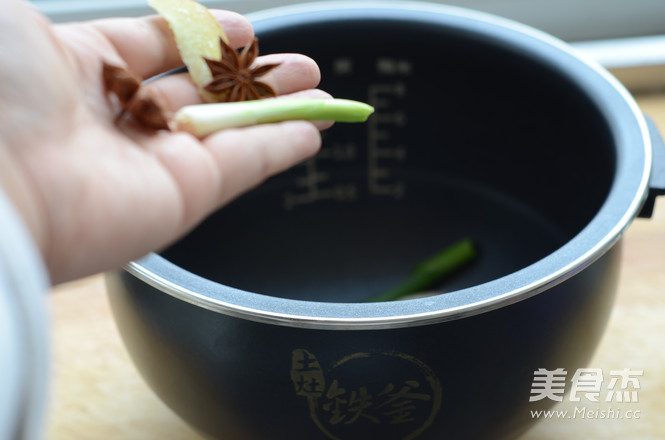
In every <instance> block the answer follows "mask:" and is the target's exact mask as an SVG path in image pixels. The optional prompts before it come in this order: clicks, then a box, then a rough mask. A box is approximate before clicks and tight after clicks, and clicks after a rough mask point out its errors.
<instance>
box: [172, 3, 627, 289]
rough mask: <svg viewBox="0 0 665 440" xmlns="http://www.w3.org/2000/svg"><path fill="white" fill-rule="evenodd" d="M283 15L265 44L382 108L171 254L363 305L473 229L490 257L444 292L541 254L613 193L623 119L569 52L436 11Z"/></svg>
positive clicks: (243, 280) (242, 279)
mask: <svg viewBox="0 0 665 440" xmlns="http://www.w3.org/2000/svg"><path fill="white" fill-rule="evenodd" d="M275 23H276V24H275ZM279 23H280V22H279V20H276V21H275V22H274V23H273V22H272V21H270V20H268V21H267V23H264V24H263V25H261V23H257V26H256V29H257V34H258V36H259V37H260V46H261V51H262V53H263V54H266V53H272V52H299V53H304V54H307V55H309V56H310V57H312V58H314V59H315V60H316V61H317V63H318V64H319V66H320V68H321V70H322V83H321V88H322V89H324V90H326V91H329V92H330V93H331V94H333V95H334V96H336V97H340V98H349V99H357V100H361V101H365V102H368V103H370V104H372V105H374V106H375V108H376V113H375V114H374V115H373V116H372V117H371V118H370V120H369V121H368V123H366V124H358V125H344V124H337V125H336V126H334V127H333V128H331V129H329V130H327V131H326V132H325V133H324V145H323V148H322V150H321V152H320V153H319V154H318V155H317V156H316V157H315V158H314V159H312V160H310V161H308V162H306V163H304V164H302V165H299V166H297V167H295V168H293V169H292V170H289V171H288V172H286V173H283V174H281V175H279V176H276V177H274V178H272V179H270V180H269V181H268V182H266V183H265V184H263V185H261V186H260V187H259V188H257V189H255V190H253V191H252V192H250V193H248V194H246V195H244V196H242V197H241V198H239V199H238V200H236V201H234V202H233V203H232V204H230V205H229V206H227V207H225V208H223V209H222V210H220V211H219V212H217V213H216V214H214V215H212V216H211V217H210V218H209V219H208V220H206V221H205V222H204V223H203V224H202V225H201V226H200V227H198V228H197V229H196V230H194V231H193V232H192V233H191V234H189V235H188V236H187V237H185V238H184V239H183V240H181V241H180V242H178V243H176V244H175V245H173V246H172V247H170V248H169V249H167V250H165V251H164V252H162V256H164V257H165V258H166V259H168V260H170V261H172V262H173V263H175V264H177V265H179V266H181V267H183V268H185V269H187V270H189V271H191V272H193V273H195V274H198V275H200V276H203V277H205V278H208V279H211V280H213V281H217V282H219V283H222V284H225V285H229V286H232V287H236V288H239V289H243V290H248V291H252V292H256V293H261V294H267V295H272V296H277V297H284V298H293V299H306V300H315V301H334V302H353V301H359V300H363V299H366V298H368V297H370V296H373V295H374V294H378V293H380V292H382V291H383V290H386V289H387V288H389V287H392V286H394V285H396V284H397V283H399V282H400V281H401V280H403V279H404V278H405V277H407V276H408V274H409V273H410V271H411V270H412V268H413V267H414V266H415V265H416V264H417V263H418V262H420V261H422V260H423V259H425V258H427V257H429V256H431V255H432V254H434V253H436V252H437V251H439V250H441V249H442V248H445V247H446V246H448V245H450V244H451V243H453V242H455V241H457V240H459V239H461V238H464V237H468V238H471V239H472V240H473V241H474V242H475V244H476V246H477V248H478V252H479V255H478V257H477V259H476V260H475V261H474V262H473V263H472V264H470V265H469V266H468V267H466V268H465V269H463V270H462V271H460V272H459V273H457V274H456V275H454V276H453V277H451V278H449V279H446V280H444V281H443V284H442V285H441V286H439V287H438V288H437V289H438V290H439V291H441V292H445V291H450V290H456V289H460V288H463V287H468V286H472V285H477V284H480V283H483V282H486V281H490V280H493V279H496V278H499V277H502V276H504V275H507V274H510V273H513V272H515V271H517V270H519V269H521V268H523V267H526V266H528V265H530V264H532V263H535V262H537V261H538V260H540V259H541V258H543V257H545V256H547V255H548V254H550V253H551V252H553V251H555V250H556V249H558V248H559V247H561V246H562V245H563V244H564V243H566V242H567V241H569V240H570V239H571V238H572V237H574V236H575V235H576V234H577V233H579V232H580V231H581V230H582V229H583V228H584V227H585V226H586V225H587V224H588V223H589V221H590V220H591V219H592V218H593V216H594V215H595V214H596V213H597V212H598V210H599V208H600V207H601V205H602V204H603V202H604V201H605V199H606V197H607V195H608V193H609V190H610V187H611V185H612V181H613V178H614V170H615V162H616V154H615V146H614V140H613V137H612V133H611V130H610V129H609V127H608V125H607V123H606V121H605V119H604V118H603V116H602V114H601V112H600V111H599V110H598V109H597V108H596V107H595V105H594V104H593V102H592V101H591V100H590V99H589V98H588V96H587V95H586V94H585V92H584V91H583V90H581V89H580V88H579V87H578V86H577V85H576V83H575V82H574V81H572V80H571V79H570V78H569V77H568V76H566V75H564V74H563V73H561V72H562V71H561V69H559V67H558V66H557V65H556V64H555V63H552V62H549V61H543V60H541V59H539V58H538V57H536V56H534V54H532V53H529V52H528V51H525V50H524V49H523V48H519V47H517V46H514V45H511V44H507V43H506V42H505V41H502V40H501V39H497V38H491V37H490V36H488V35H483V34H478V33H475V32H471V31H468V30H464V29H463V28H462V27H457V26H455V25H451V24H448V25H446V24H442V23H437V22H436V21H431V22H430V21H417V20H410V19H409V18H408V17H405V18H392V19H387V18H385V17H383V18H381V19H374V18H371V17H370V18H368V17H356V18H353V17H351V18H349V17H346V18H344V19H335V16H334V14H331V15H329V16H328V17H327V18H326V19H325V20H319V21H316V20H315V21H311V22H298V21H295V22H288V21H285V22H282V24H279Z"/></svg>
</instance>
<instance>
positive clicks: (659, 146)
mask: <svg viewBox="0 0 665 440" xmlns="http://www.w3.org/2000/svg"><path fill="white" fill-rule="evenodd" d="M645 119H646V121H647V125H648V127H649V136H650V137H651V149H652V150H653V162H652V164H651V177H650V178H649V193H648V195H647V199H646V200H645V202H644V205H642V209H641V211H640V213H639V214H638V215H637V216H638V217H641V218H650V217H651V215H652V214H653V208H654V205H655V203H656V197H658V196H662V195H665V142H664V141H663V137H662V136H661V134H660V131H659V130H658V127H657V126H656V124H655V123H654V122H653V120H652V119H651V118H649V117H648V116H645Z"/></svg>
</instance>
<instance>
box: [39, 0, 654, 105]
mask: <svg viewBox="0 0 665 440" xmlns="http://www.w3.org/2000/svg"><path fill="white" fill-rule="evenodd" d="M383 1H386V2H390V1H394V0H383ZM200 2H201V3H203V4H205V5H206V6H208V7H213V8H219V9H228V10H232V11H236V12H239V13H241V14H250V13H252V12H256V11H260V10H264V9H270V8H275V7H280V6H288V5H294V4H299V3H305V1H303V0H201V1H200ZM434 2H435V3H441V4H448V5H453V6H461V7H465V8H470V9H475V10H479V11H483V12H488V13H491V14H495V15H498V16H501V17H505V18H509V19H512V20H515V21H518V22H521V23H524V24H527V25H530V26H533V27H535V28H537V29H540V30H542V31H545V32H547V33H549V34H552V35H554V36H556V37H558V38H560V39H562V40H564V41H567V42H569V43H574V45H575V46H576V47H578V48H579V49H580V50H582V51H583V52H586V53H587V54H588V55H589V56H591V57H592V58H594V59H596V60H597V61H599V62H600V63H601V64H602V65H603V66H604V67H606V68H608V69H609V70H610V71H611V72H612V73H613V74H614V75H615V76H617V77H618V78H619V80H621V81H622V82H623V83H624V85H626V86H627V87H628V89H630V90H631V92H633V93H635V92H654V91H662V90H665V1H662V0H632V1H626V0H557V1H552V0H449V1H445V2H444V1H434ZM32 3H34V4H35V5H36V6H37V7H38V8H39V9H40V10H42V11H43V12H44V13H45V14H46V15H48V16H49V17H50V19H51V20H52V21H54V22H67V21H77V20H87V19H93V18H99V17H112V16H137V15H144V14H150V13H153V11H152V10H151V9H150V8H149V7H148V6H147V4H146V1H145V0H32Z"/></svg>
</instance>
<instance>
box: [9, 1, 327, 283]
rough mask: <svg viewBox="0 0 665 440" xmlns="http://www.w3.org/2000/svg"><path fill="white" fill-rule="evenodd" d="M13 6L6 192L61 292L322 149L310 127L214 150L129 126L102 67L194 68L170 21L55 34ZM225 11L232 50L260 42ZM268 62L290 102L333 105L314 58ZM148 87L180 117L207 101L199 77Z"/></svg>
mask: <svg viewBox="0 0 665 440" xmlns="http://www.w3.org/2000/svg"><path fill="white" fill-rule="evenodd" d="M3 7H4V11H3V13H2V15H1V16H0V32H1V35H0V78H2V81H0V112H1V113H0V184H1V185H2V188H3V189H4V191H5V192H6V193H7V194H8V196H9V197H10V199H11V200H12V201H13V202H14V204H15V206H16V207H17V209H18V211H19V212H20V213H21V215H22V216H23V218H24V220H25V222H26V224H27V225H28V227H29V229H30V231H31V232H32V234H33V236H34V238H35V241H36V243H37V244H38V246H39V248H40V249H41V252H42V254H43V256H44V261H45V263H46V265H47V267H48V269H49V272H50V275H51V279H52V282H54V283H58V282H63V281H67V280H71V279H74V278H78V277H81V276H85V275H89V274H92V273H96V272H98V271H102V270H107V269H111V268H115V267H118V266H120V265H122V264H124V263H125V262H127V261H129V260H131V259H135V258H138V257H140V256H142V255H144V254H146V253H148V252H150V251H153V250H155V249H158V248H160V247H163V246H165V245H167V244H168V243H170V242H172V241H173V240H175V239H176V238H178V237H179V236H181V235H182V234H184V233H186V232H187V231H188V230H190V229H191V228H192V227H194V226H195V225H196V224H197V223H198V222H200V221H201V220H202V219H203V218H204V217H205V216H206V215H208V214H209V213H211V212H212V211H214V210H216V209H217V208H219V207H220V206H222V205H224V204H225V203H227V202H229V201H230V200H232V199H233V198H234V197H236V196H238V195H239V194H241V193H242V192H244V191H246V190H248V189H250V188H251V187H253V186H255V185H257V184H258V183H260V182H261V181H263V180H264V179H266V178H267V177H269V176H270V175H272V174H275V173H277V172H279V171H282V170H284V169H286V168H288V167H290V166H292V165H294V164H296V163H298V162H300V161H302V160H304V159H305V158H307V157H309V156H311V155H313V154H314V153H316V151H317V150H318V148H319V147H320V142H321V141H320V135H319V132H318V129H317V127H316V126H315V125H313V124H311V123H308V122H300V121H298V122H285V123H280V124H270V125H263V126H256V127H249V128H243V129H231V130H225V131H222V132H219V133H216V134H213V135H211V136H209V137H207V138H205V139H203V140H198V139H196V138H195V137H193V136H191V135H189V134H187V133H182V132H174V133H168V132H158V133H154V132H146V131H145V130H144V129H142V128H141V127H139V126H137V125H132V124H119V125H118V124H115V123H114V119H115V116H116V115H115V113H114V110H113V107H112V106H111V105H110V102H109V100H108V99H107V96H106V95H105V92H104V89H103V86H102V77H101V68H102V60H105V61H107V62H109V63H111V64H115V65H120V66H126V67H128V69H129V70H130V71H132V72H133V73H134V74H136V75H138V76H140V77H141V78H149V77H151V76H154V75H156V74H159V73H162V72H165V71H168V70H170V69H172V68H175V67H177V66H178V65H181V60H180V58H179V54H178V51H177V49H176V47H175V43H174V41H173V37H172V34H171V32H170V30H169V29H168V27H167V25H166V23H165V22H164V21H163V19H161V18H160V17H157V16H150V17H143V18H137V19H133V18H127V19H106V20H99V21H94V22H85V23H80V24H68V25H58V26H52V25H51V24H50V23H49V22H48V21H47V20H46V19H45V18H44V17H43V16H42V15H41V14H39V13H38V12H37V11H36V10H34V9H33V8H32V7H31V6H30V5H29V4H27V3H26V2H24V1H22V0H8V1H6V2H5V4H4V5H3ZM213 13H214V14H215V16H216V17H217V18H218V19H219V20H220V22H221V23H222V26H223V27H224V29H225V31H226V33H227V35H228V37H229V39H230V41H231V45H232V46H234V47H242V46H245V45H246V44H248V43H250V42H251V40H252V38H253V31H252V28H251V26H250V24H249V23H248V22H247V21H246V20H245V19H244V18H242V17H241V16H239V15H237V14H234V13H230V12H221V11H213ZM259 62H260V63H261V64H268V63H275V62H278V63H281V65H280V66H279V67H278V68H276V69H274V70H273V71H271V72H270V73H269V74H268V75H266V76H265V77H263V78H262V80H264V81H265V82H267V83H269V84H270V85H271V86H272V87H273V88H274V89H275V91H276V92H277V93H278V94H280V95H284V94H298V95H301V96H312V97H322V96H326V94H325V93H323V92H321V91H318V90H313V88H314V87H316V85H317V84H318V82H319V78H320V76H319V70H318V67H317V66H316V64H315V63H314V62H313V61H312V60H311V59H309V58H307V57H305V56H302V55H296V54H283V55H269V56H265V57H261V59H260V60H259ZM147 86H148V87H150V88H151V89H153V90H154V91H155V92H156V93H157V95H158V96H160V97H161V98H162V99H163V100H164V102H165V103H166V105H167V107H168V108H169V109H170V110H176V109H177V108H180V107H181V106H183V105H187V104H194V103H198V102H200V99H199V98H198V95H197V92H196V88H195V86H194V85H193V84H192V83H191V82H190V81H189V78H188V77H187V75H186V74H182V75H173V76H167V77H163V78H160V79H158V80H155V81H153V82H151V83H149V84H148V85H147ZM318 128H322V126H321V125H319V127H318ZM222 232H228V233H231V232H232V231H222Z"/></svg>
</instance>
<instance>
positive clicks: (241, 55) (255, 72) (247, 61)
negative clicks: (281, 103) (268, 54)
mask: <svg viewBox="0 0 665 440" xmlns="http://www.w3.org/2000/svg"><path fill="white" fill-rule="evenodd" d="M219 45H220V46H221V48H222V59H221V60H211V59H209V58H203V59H204V60H205V62H206V64H207V65H208V68H210V72H211V73H212V80H211V81H210V82H209V83H208V84H207V85H206V86H205V87H204V89H205V90H207V91H208V92H210V93H213V94H215V95H220V94H222V95H223V94H225V93H226V94H227V96H226V99H225V100H226V101H228V102H235V101H250V100H254V99H260V98H263V97H273V96H276V95H277V94H276V93H275V91H274V90H273V89H272V87H270V86H269V85H268V84H266V83H264V82H261V81H257V78H259V77H261V76H263V75H265V74H266V73H268V72H270V71H271V70H272V69H274V68H275V67H277V66H278V65H279V64H267V65H264V66H258V67H252V65H253V64H254V61H255V60H256V57H257V56H258V54H259V40H258V38H254V41H253V42H252V44H250V45H249V46H245V47H244V48H243V49H242V50H241V51H239V52H236V51H235V50H234V49H233V48H232V47H231V46H229V45H228V44H226V42H224V40H223V39H221V38H220V39H219Z"/></svg>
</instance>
